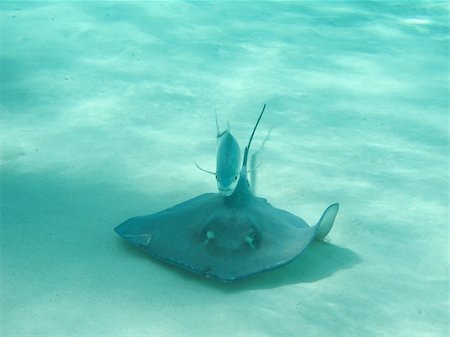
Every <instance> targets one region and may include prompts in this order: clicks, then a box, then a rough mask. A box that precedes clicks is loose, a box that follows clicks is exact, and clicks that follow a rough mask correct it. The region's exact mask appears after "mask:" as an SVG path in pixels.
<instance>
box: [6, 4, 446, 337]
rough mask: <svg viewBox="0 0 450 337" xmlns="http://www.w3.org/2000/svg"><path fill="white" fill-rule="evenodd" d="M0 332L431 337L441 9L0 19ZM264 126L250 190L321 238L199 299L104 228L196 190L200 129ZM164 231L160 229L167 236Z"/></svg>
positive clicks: (230, 8)
mask: <svg viewBox="0 0 450 337" xmlns="http://www.w3.org/2000/svg"><path fill="white" fill-rule="evenodd" d="M0 15H1V16H0V27H1V28H0V32H1V36H0V55H1V58H0V60H1V63H0V76H1V77H0V81H1V82H0V83H1V84H0V85H1V86H0V88H1V106H0V109H1V110H0V111H1V115H0V134H1V167H0V174H1V200H0V201H1V218H0V219H1V227H0V230H1V231H0V243H1V251H0V253H1V254H0V258H1V259H0V261H1V270H0V272H1V276H0V281H1V283H0V289H1V302H0V303H1V307H0V335H1V336H446V335H447V334H448V327H449V318H448V310H449V297H448V289H449V288H448V285H449V276H448V275H449V260H448V195H449V194H448V192H449V191H448V181H449V180H448V179H449V177H448V169H449V168H448V154H449V148H448V142H449V133H448V131H449V130H448V128H449V124H448V122H449V121H448V74H449V73H448V50H449V49H448V47H449V43H448V36H449V35H448V33H449V31H448V30H449V27H448V15H449V11H448V4H447V2H444V1H408V2H406V1H353V2H344V1H333V2H331V1H328V2H312V1H301V2H300V1H299V2H258V3H257V2H126V3H125V2H114V3H112V2H78V3H75V2H2V3H1V4H0ZM264 103H267V111H266V115H265V116H264V119H263V120H262V122H261V125H260V128H259V129H258V132H257V134H256V136H255V140H254V141H255V143H254V146H255V149H256V148H257V147H258V145H259V144H261V142H262V141H263V140H264V138H265V136H266V134H267V132H268V131H269V130H270V129H271V128H273V130H272V133H271V136H270V138H269V140H268V141H267V142H266V144H265V147H264V150H263V152H262V153H261V156H260V160H261V163H262V164H261V166H260V167H259V168H258V184H257V187H256V190H257V194H258V195H260V196H262V197H266V198H267V199H268V200H269V201H270V202H271V203H272V204H273V205H275V206H277V207H280V208H283V209H287V210H289V211H291V212H292V213H294V214H298V215H299V216H301V217H302V218H304V219H305V220H306V221H307V222H308V223H310V224H314V223H316V222H317V220H318V219H319V217H320V215H321V213H322V211H323V210H324V209H325V207H326V206H328V205H329V204H331V203H332V202H339V203H340V205H341V209H340V211H339V214H338V216H337V218H336V222H335V226H334V228H333V230H332V232H331V233H330V235H329V238H328V241H327V242H326V243H323V244H318V243H316V244H314V245H313V246H312V247H309V248H308V250H307V251H306V252H305V254H304V255H303V256H302V257H301V258H299V259H298V260H296V261H295V262H293V263H292V264H290V265H288V266H286V267H284V268H280V269H278V270H276V271H273V272H270V273H266V274H262V275H260V276H255V277H253V278H251V279H248V280H246V281H242V282H239V283H235V284H220V283H217V282H214V281H211V280H207V279H202V278H199V277H196V276H193V275H191V274H189V273H187V272H184V271H181V270H179V269H177V268H175V267H171V266H168V265H166V264H163V263H161V262H158V261H155V260H154V259H151V258H149V257H147V256H145V255H144V254H142V253H140V252H139V251H137V250H135V249H133V248H132V247H129V246H128V245H126V244H125V242H122V241H123V240H121V239H120V238H119V237H118V236H117V235H116V234H115V233H114V232H113V228H114V227H115V226H116V225H118V224H119V223H121V222H122V221H124V220H125V219H127V218H129V217H131V216H135V215H139V214H148V213H152V212H156V211H158V210H161V209H165V208H167V207H170V206H172V205H174V204H176V203H179V202H181V201H184V200H186V199H188V198H191V197H193V196H195V195H198V194H201V193H205V192H212V191H216V188H217V187H216V184H215V181H214V179H213V177H211V176H210V175H208V174H205V173H203V172H201V171H199V170H198V169H197V168H196V167H195V165H194V164H193V161H194V160H196V161H197V162H198V163H199V164H200V165H201V166H203V167H205V168H207V169H211V170H213V169H214V165H215V145H216V144H215V132H216V130H215V120H214V109H217V112H218V115H219V119H220V121H221V123H222V125H225V123H226V121H227V120H229V121H230V125H231V130H232V131H233V134H234V135H235V136H236V138H237V139H238V141H239V143H240V145H241V147H242V146H243V145H244V144H245V143H246V141H247V140H248V136H249V134H250V132H251V129H252V127H253V124H254V122H255V118H256V117H257V115H258V113H259V112H260V109H261V107H262V105H263V104H264ZM174 235H176V233H174Z"/></svg>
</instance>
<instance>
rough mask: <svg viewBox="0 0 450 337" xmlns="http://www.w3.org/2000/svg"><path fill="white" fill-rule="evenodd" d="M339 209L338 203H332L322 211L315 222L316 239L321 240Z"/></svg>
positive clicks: (330, 226) (328, 230) (329, 228)
mask: <svg viewBox="0 0 450 337" xmlns="http://www.w3.org/2000/svg"><path fill="white" fill-rule="evenodd" d="M338 211H339V204H338V203H336V204H332V205H330V206H328V208H327V209H326V210H325V212H323V214H322V216H321V217H320V220H319V222H318V223H317V225H316V226H317V232H316V239H317V240H320V241H322V240H323V239H325V237H326V236H327V235H328V233H329V232H330V230H331V228H332V227H333V223H334V219H335V218H336V215H337V212H338Z"/></svg>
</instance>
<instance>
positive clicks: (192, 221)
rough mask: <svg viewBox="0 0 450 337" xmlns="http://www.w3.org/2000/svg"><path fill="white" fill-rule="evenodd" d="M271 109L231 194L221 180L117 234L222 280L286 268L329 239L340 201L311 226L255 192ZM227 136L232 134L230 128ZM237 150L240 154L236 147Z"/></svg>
mask: <svg viewBox="0 0 450 337" xmlns="http://www.w3.org/2000/svg"><path fill="white" fill-rule="evenodd" d="M265 107H266V106H265V105H264V108H263V110H262V111H261V114H260V115H259V118H258V121H257V122H256V125H255V127H254V128H253V132H252V134H251V136H250V140H249V142H248V145H247V147H246V148H245V151H244V157H243V161H242V166H241V169H240V173H239V176H238V177H237V179H236V180H237V182H236V185H235V186H233V184H231V187H230V189H231V190H232V192H231V194H229V191H228V190H225V191H223V190H221V185H219V182H218V188H219V193H206V194H201V195H199V196H197V197H195V198H192V199H190V200H187V201H185V202H182V203H180V204H178V205H175V206H173V207H171V208H168V209H166V210H163V211H160V212H157V213H154V214H150V215H146V216H138V217H134V218H130V219H128V220H126V221H125V222H123V223H122V224H120V225H119V226H117V227H116V228H115V231H116V232H117V233H118V234H119V235H120V236H122V237H123V238H124V239H125V240H127V241H128V242H130V243H131V244H133V245H135V246H138V247H139V248H141V249H142V250H144V251H145V252H146V253H148V254H150V255H152V256H154V257H157V258H159V259H161V260H163V261H165V262H168V263H171V264H174V265H177V266H179V267H182V268H184V269H187V270H190V271H192V272H194V273H197V274H200V275H203V276H206V277H212V278H216V279H218V280H220V281H222V282H227V281H233V280H239V279H243V278H246V277H248V276H251V275H254V274H259V273H262V272H265V271H269V270H272V269H275V268H278V267H281V266H283V265H285V264H287V263H289V262H291V261H292V260H294V259H295V258H296V257H298V256H299V255H300V254H301V253H302V252H303V251H304V249H305V248H306V247H307V246H308V245H309V243H310V242H311V241H312V240H313V239H318V240H323V239H324V238H325V236H326V235H327V234H328V233H329V231H330V230H331V227H332V226H333V223H334V219H335V217H336V214H337V212H338V210H339V205H338V204H337V203H335V204H332V205H331V206H329V207H328V208H327V209H326V210H325V212H324V213H323V215H322V217H321V218H320V220H319V222H318V223H317V224H316V225H314V226H308V225H307V224H306V222H305V221H303V220H302V219H301V218H299V217H298V216H296V215H294V214H292V213H289V212H287V211H284V210H282V209H279V208H275V207H273V206H272V205H271V204H269V203H268V202H267V201H266V199H263V198H259V197H256V196H255V195H253V193H252V191H251V189H250V186H249V182H248V179H247V157H248V153H249V149H250V145H251V142H252V139H253V135H254V134H255V131H256V128H257V126H258V124H259V121H260V120H261V117H262V115H263V114H264V111H265ZM226 132H227V133H228V134H229V135H230V136H231V133H230V132H229V128H228V130H227V131H224V135H225V133H226ZM219 135H220V132H218V141H219ZM233 139H234V138H233ZM230 144H231V143H229V145H230ZM236 144H237V143H236ZM231 149H232V151H234V153H236V149H235V147H234V144H231ZM219 150H220V144H219V146H218V153H217V160H218V161H219V159H220V160H225V161H224V162H223V163H222V164H221V165H223V166H224V167H227V165H226V164H227V163H226V158H224V157H222V156H223V153H222V154H220V151H219ZM219 166H220V165H218V167H219ZM234 166H235V165H234V164H233V165H230V166H229V167H231V168H232V167H234ZM229 172H232V171H229ZM216 174H217V172H216ZM221 177H222V176H221ZM232 178H234V176H232Z"/></svg>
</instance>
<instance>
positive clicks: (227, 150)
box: [194, 112, 241, 197]
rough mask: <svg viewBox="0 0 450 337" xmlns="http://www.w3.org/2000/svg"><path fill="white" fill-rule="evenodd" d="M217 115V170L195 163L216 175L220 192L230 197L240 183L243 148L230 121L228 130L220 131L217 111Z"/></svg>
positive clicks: (204, 170) (200, 168)
mask: <svg viewBox="0 0 450 337" xmlns="http://www.w3.org/2000/svg"><path fill="white" fill-rule="evenodd" d="M215 115H216V127H217V136H216V140H217V154H216V171H215V172H212V171H209V170H206V169H204V168H202V167H200V166H199V165H198V164H197V162H195V161H194V163H195V165H196V166H197V168H198V169H199V170H201V171H203V172H206V173H209V174H212V175H214V176H215V178H216V183H217V189H218V190H219V193H220V194H222V195H223V196H226V197H228V196H230V195H231V194H233V192H234V190H235V188H236V186H237V183H238V178H239V172H240V167H241V149H240V147H239V143H238V142H237V140H236V138H235V137H234V136H233V135H232V134H231V131H230V123H229V122H228V124H227V129H226V130H224V131H220V127H219V121H218V120H217V112H216V113H215Z"/></svg>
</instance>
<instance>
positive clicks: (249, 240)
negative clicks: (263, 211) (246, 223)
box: [244, 228, 256, 249]
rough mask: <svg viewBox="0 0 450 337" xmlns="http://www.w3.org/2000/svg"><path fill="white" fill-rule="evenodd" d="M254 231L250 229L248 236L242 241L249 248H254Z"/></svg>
mask: <svg viewBox="0 0 450 337" xmlns="http://www.w3.org/2000/svg"><path fill="white" fill-rule="evenodd" d="M255 239H256V230H255V229H254V228H250V230H249V232H248V234H247V235H246V236H245V237H244V241H245V242H246V243H247V244H248V245H249V246H250V247H251V248H253V249H254V248H255Z"/></svg>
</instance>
